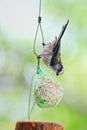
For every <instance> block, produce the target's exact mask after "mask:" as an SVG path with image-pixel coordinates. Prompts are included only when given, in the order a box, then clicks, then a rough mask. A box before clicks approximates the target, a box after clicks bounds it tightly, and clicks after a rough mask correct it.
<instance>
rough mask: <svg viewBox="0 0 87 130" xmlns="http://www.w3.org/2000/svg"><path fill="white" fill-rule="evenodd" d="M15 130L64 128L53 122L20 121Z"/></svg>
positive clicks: (54, 129) (57, 129) (53, 129)
mask: <svg viewBox="0 0 87 130" xmlns="http://www.w3.org/2000/svg"><path fill="white" fill-rule="evenodd" d="M15 130H64V126H63V125H60V124H57V123H53V122H39V121H18V122H17V123H16V128H15Z"/></svg>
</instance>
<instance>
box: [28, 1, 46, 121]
mask: <svg viewBox="0 0 87 130" xmlns="http://www.w3.org/2000/svg"><path fill="white" fill-rule="evenodd" d="M41 21H42V17H41V0H40V1H39V16H38V25H37V28H36V33H35V37H34V43H33V52H34V54H35V56H36V58H37V74H39V71H38V70H39V69H40V59H41V58H42V54H38V53H37V52H36V40H37V35H38V31H39V28H40V32H41V37H42V45H43V46H45V43H44V35H43V30H42V25H41ZM35 74H36V73H35ZM35 74H34V75H33V76H32V79H31V84H30V90H29V103H28V120H30V115H31V112H32V109H33V107H34V105H35V102H34V104H33V105H32V107H30V106H31V96H32V90H33V85H32V83H33V80H34V76H35Z"/></svg>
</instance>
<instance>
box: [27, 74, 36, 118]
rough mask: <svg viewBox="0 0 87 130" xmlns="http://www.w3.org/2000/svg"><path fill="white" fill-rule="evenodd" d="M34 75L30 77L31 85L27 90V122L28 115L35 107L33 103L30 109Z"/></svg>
mask: <svg viewBox="0 0 87 130" xmlns="http://www.w3.org/2000/svg"><path fill="white" fill-rule="evenodd" d="M35 75H36V73H34V75H33V76H32V79H31V84H30V89H29V103H28V120H30V115H31V112H32V110H33V107H34V105H35V102H34V103H33V105H32V107H31V97H32V90H33V85H32V84H33V80H34V76H35Z"/></svg>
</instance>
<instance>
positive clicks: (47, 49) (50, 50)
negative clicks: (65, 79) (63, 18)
mask: <svg viewBox="0 0 87 130" xmlns="http://www.w3.org/2000/svg"><path fill="white" fill-rule="evenodd" d="M68 23H69V20H67V22H66V24H65V25H64V26H63V27H62V31H61V33H60V34H59V36H58V38H57V37H55V40H53V41H52V42H50V43H48V44H46V45H45V46H44V47H43V62H44V63H45V64H46V65H47V66H49V67H50V68H52V69H53V70H54V71H55V72H56V75H60V74H63V72H64V66H63V64H62V61H61V52H60V47H61V38H62V36H63V34H64V32H65V30H66V28H67V26H68Z"/></svg>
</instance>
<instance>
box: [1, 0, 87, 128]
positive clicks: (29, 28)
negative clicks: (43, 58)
mask: <svg viewBox="0 0 87 130" xmlns="http://www.w3.org/2000/svg"><path fill="white" fill-rule="evenodd" d="M38 4H39V0H38V1H35V0H32V1H31V0H15V1H14V0H8V1H6V0H3V1H2V0H0V130H14V129H15V124H16V121H18V120H27V109H28V97H29V94H28V93H29V92H28V91H29V87H30V82H31V77H32V75H33V73H34V72H35V71H36V66H37V65H36V64H37V61H36V58H35V57H34V54H33V51H32V47H33V41H34V35H35V30H36V26H37V17H38ZM41 14H42V16H43V18H42V26H43V32H44V37H45V43H48V42H50V41H52V40H53V39H54V38H55V36H57V35H58V34H59V32H60V31H61V27H62V25H63V24H65V22H66V21H67V19H69V20H70V23H69V26H68V28H67V30H66V32H65V34H64V36H63V39H62V62H63V64H64V67H65V72H64V74H63V75H61V76H59V77H56V76H55V73H54V72H53V71H52V70H50V69H48V67H46V66H45V65H44V64H43V63H42V62H41V68H42V69H43V70H44V72H46V73H49V74H50V76H51V77H52V76H54V77H55V78H56V79H57V80H58V81H59V82H61V83H62V85H63V88H64V97H63V100H62V102H61V103H60V104H59V105H58V106H56V107H54V108H50V109H41V108H38V107H37V106H35V108H34V110H33V112H32V115H31V119H32V120H40V121H53V122H59V123H62V124H64V127H65V130H73V129H75V130H87V58H86V57H87V0H76V1H75V0H62V1H59V0H42V13H41ZM40 44H41V35H40V33H39V34H38V40H37V46H36V47H37V51H38V52H39V53H41V46H40ZM39 48H40V49H39Z"/></svg>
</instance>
